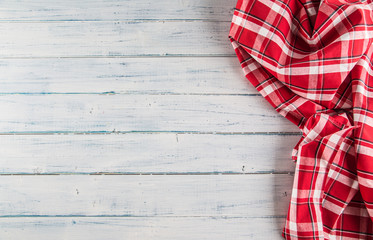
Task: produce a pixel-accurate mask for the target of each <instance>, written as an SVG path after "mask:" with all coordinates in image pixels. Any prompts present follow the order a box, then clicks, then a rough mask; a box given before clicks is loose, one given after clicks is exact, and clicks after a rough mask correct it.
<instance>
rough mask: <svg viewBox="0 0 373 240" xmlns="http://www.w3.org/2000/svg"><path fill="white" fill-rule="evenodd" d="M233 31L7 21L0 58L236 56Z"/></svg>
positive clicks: (185, 25) (204, 26)
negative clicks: (232, 37) (232, 45)
mask: <svg viewBox="0 0 373 240" xmlns="http://www.w3.org/2000/svg"><path fill="white" fill-rule="evenodd" d="M229 27H230V23H229V22H195V21H191V22H190V21H176V22H164V21H158V22H143V21H135V22H111V21H109V22H107V21H104V22H74V21H67V22H34V23H24V22H5V23H4V22H2V23H0V33H3V34H2V37H1V38H0V48H1V52H0V58H4V57H84V56H91V57H97V56H138V55H146V56H167V55H215V56H219V55H234V50H233V48H232V47H231V44H230V42H229V40H228V32H229ZM144 71H146V70H144Z"/></svg>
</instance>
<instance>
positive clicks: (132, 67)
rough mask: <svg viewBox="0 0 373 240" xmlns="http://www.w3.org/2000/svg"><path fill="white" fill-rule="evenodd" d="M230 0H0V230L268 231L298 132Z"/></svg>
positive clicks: (274, 235)
mask: <svg viewBox="0 0 373 240" xmlns="http://www.w3.org/2000/svg"><path fill="white" fill-rule="evenodd" d="M235 3H236V0H203V1H200V0H160V1H153V0H137V1H130V0H121V1H119V0H82V1H75V0H63V1H62V0H53V1H49V0H48V1H47V0H36V1H26V0H18V1H15V0H4V1H1V2H0V32H1V37H0V86H1V87H0V111H1V114H0V166H1V169H0V238H1V239H17V240H19V239H38V240H44V239H45V240H47V239H48V240H50V239H57V240H58V239H69V240H74V239H79V240H81V239H90V240H102V239H107V240H110V239H118V240H119V239H131V240H143V239H159V240H161V239H162V240H175V239H176V240H179V239H180V240H182V239H185V240H187V239H188V240H189V239H214V240H219V239H229V240H231V239H235V240H239V239H255V240H257V239H263V240H264V239H265V240H268V239H281V236H280V234H281V229H282V227H283V223H284V218H285V215H286V212H287V207H288V203H289V200H290V193H291V185H292V180H293V176H292V174H291V173H292V172H293V170H294V164H293V163H292V161H291V158H290V154H291V149H292V148H293V147H294V145H295V144H296V142H297V141H298V139H299V131H298V129H297V128H296V127H295V126H293V125H292V124H291V123H290V122H288V121H287V120H286V119H284V118H283V117H281V116H280V115H279V114H277V113H276V112H275V111H274V110H273V109H272V107H271V106H270V105H269V104H268V103H267V102H265V100H264V99H263V98H262V97H261V96H260V95H259V94H258V93H257V92H256V91H255V89H254V88H253V87H252V86H251V85H250V84H249V83H248V81H247V80H245V78H244V75H243V73H242V71H241V68H240V66H239V63H238V60H237V58H236V57H235V55H234V51H233V48H232V47H231V46H230V43H229V40H228V37H227V36H228V31H229V26H230V20H231V16H232V13H233V7H234V6H235Z"/></svg>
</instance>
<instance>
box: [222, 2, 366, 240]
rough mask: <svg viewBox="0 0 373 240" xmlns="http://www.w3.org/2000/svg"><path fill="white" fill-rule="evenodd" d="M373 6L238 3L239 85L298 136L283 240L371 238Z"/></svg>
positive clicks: (233, 31) (234, 39) (233, 37)
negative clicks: (245, 86)
mask: <svg viewBox="0 0 373 240" xmlns="http://www.w3.org/2000/svg"><path fill="white" fill-rule="evenodd" d="M372 16H373V4H372V2H371V1H343V0H323V1H306V0H286V1H279V0H260V1H258V0H238V2H237V5H236V9H235V11H234V14H233V18H232V24H231V28H230V32H229V37H230V41H231V43H232V46H233V48H234V50H235V52H236V54H237V56H238V59H239V61H240V63H241V66H242V68H243V71H244V74H245V76H246V78H247V79H248V80H249V81H250V82H251V84H252V85H253V86H254V87H255V88H256V89H257V90H258V91H259V92H260V93H261V95H262V96H263V97H264V98H265V99H266V100H267V101H268V102H269V103H270V104H271V105H272V106H273V107H274V108H275V109H276V111H277V112H279V113H280V114H281V115H283V116H284V117H285V118H287V119H288V120H290V121H291V122H293V123H294V124H295V125H297V126H298V127H299V129H300V131H301V132H302V137H301V139H300V140H299V142H298V143H297V144H296V146H295V147H294V149H293V152H292V159H293V160H294V161H295V164H296V166H295V175H294V184H293V190H292V197H291V202H290V204H289V209H288V216H287V220H286V224H285V227H284V231H283V236H284V238H285V239H373V224H372V222H373V70H372V69H373V66H372V59H373V48H372V43H373V17H372Z"/></svg>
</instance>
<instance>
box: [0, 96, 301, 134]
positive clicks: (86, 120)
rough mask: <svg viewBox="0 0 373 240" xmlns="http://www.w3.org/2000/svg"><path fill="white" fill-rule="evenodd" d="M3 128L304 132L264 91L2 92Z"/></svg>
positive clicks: (13, 130) (0, 118)
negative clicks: (249, 93)
mask: <svg viewBox="0 0 373 240" xmlns="http://www.w3.org/2000/svg"><path fill="white" fill-rule="evenodd" d="M0 112H5V113H7V114H2V115H0V132H2V133H7V132H8V133H9V132H10V133H17V132H28V133H29V132H51V131H52V132H87V131H89V132H118V131H191V132H225V133H229V132H238V133H242V132H282V131H292V132H299V130H298V128H297V127H296V126H295V125H294V124H292V123H291V122H290V121H288V120H287V119H285V118H284V117H282V116H281V115H280V114H278V113H277V112H276V111H275V110H274V109H273V108H272V107H271V106H270V105H269V104H268V103H267V102H266V101H265V100H264V98H262V97H259V96H215V95H201V96H194V95H169V96H167V95H110V94H106V95H92V94H88V95H75V94H70V95H69V94H63V95H48V94H47V95H27V94H21V95H0Z"/></svg>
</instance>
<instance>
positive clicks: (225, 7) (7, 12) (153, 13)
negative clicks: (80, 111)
mask: <svg viewBox="0 0 373 240" xmlns="http://www.w3.org/2000/svg"><path fill="white" fill-rule="evenodd" d="M235 5H236V1H235V0H204V1H200V0H162V1H156V2H155V1H152V0H137V1H131V0H122V1H116V0H105V1H100V0H85V1H75V0H63V1H62V0H54V1H44V0H37V1H25V0H18V1H12V0H5V1H1V2H0V9H1V11H2V14H1V15H0V20H2V21H46V20H47V21H81V20H84V21H108V20H110V21H120V20H134V19H137V20H178V19H179V20H180V19H181V20H184V19H187V20H208V21H212V20H215V21H227V20H231V18H232V14H233V8H234V6H235Z"/></svg>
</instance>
